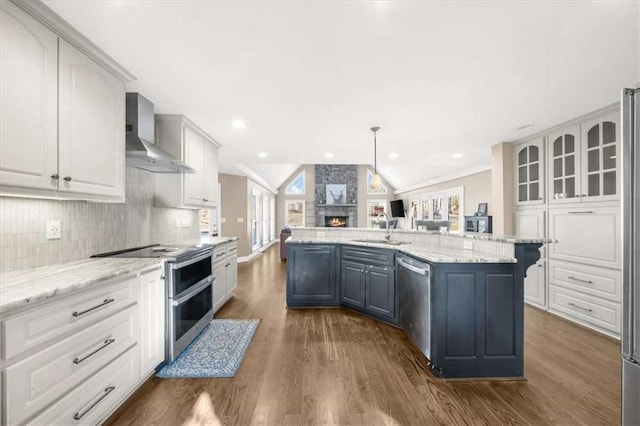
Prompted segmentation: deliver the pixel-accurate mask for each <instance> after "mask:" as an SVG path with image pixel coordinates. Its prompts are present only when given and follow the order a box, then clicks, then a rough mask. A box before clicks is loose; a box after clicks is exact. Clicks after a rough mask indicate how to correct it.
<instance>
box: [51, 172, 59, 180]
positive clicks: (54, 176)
mask: <svg viewBox="0 0 640 426" xmlns="http://www.w3.org/2000/svg"><path fill="white" fill-rule="evenodd" d="M51 179H54V180H58V179H60V175H59V174H57V173H54V174H52V175H51Z"/></svg>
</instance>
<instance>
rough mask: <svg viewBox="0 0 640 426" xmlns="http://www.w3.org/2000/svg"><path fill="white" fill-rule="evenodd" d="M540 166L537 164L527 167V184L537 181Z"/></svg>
mask: <svg viewBox="0 0 640 426" xmlns="http://www.w3.org/2000/svg"><path fill="white" fill-rule="evenodd" d="M539 168H540V166H539V165H538V164H531V165H530V166H529V182H532V181H537V180H538V169H539Z"/></svg>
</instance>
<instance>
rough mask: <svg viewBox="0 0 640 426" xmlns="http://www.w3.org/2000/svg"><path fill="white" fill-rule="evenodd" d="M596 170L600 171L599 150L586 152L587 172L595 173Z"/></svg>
mask: <svg viewBox="0 0 640 426" xmlns="http://www.w3.org/2000/svg"><path fill="white" fill-rule="evenodd" d="M598 170H600V150H599V149H592V150H589V151H587V172H589V173H591V172H597V171H598Z"/></svg>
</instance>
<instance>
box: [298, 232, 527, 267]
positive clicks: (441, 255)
mask: <svg viewBox="0 0 640 426" xmlns="http://www.w3.org/2000/svg"><path fill="white" fill-rule="evenodd" d="M286 242H287V243H291V244H348V245H353V246H360V247H372V248H383V249H387V250H396V251H398V252H401V253H405V254H408V255H411V256H415V257H417V258H419V259H423V260H426V261H428V262H434V263H517V262H518V261H517V259H516V258H514V257H500V256H496V255H490V254H485V253H481V252H478V251H474V250H464V249H455V248H442V247H438V246H436V245H433V244H421V243H408V244H400V245H395V244H382V243H381V244H379V243H372V242H361V241H355V240H351V239H344V238H342V239H338V238H335V239H330V238H310V237H309V238H307V237H304V238H296V239H294V238H293V237H289V238H287V240H286Z"/></svg>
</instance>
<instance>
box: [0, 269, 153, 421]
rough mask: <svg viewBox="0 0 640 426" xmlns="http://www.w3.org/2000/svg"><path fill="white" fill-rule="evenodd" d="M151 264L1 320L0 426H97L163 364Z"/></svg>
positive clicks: (6, 316) (8, 315)
mask: <svg viewBox="0 0 640 426" xmlns="http://www.w3.org/2000/svg"><path fill="white" fill-rule="evenodd" d="M163 271H164V268H163V265H160V264H157V265H154V266H151V267H146V268H145V269H142V270H139V271H137V272H133V273H131V274H130V275H128V276H124V277H118V278H115V279H112V280H110V281H105V282H102V283H100V284H99V285H97V286H96V288H94V289H90V290H80V291H79V294H71V295H69V296H66V297H59V298H58V297H53V298H50V299H48V301H47V302H45V303H42V304H39V305H37V306H35V307H33V308H30V309H27V310H25V311H22V312H18V313H15V314H10V313H9V314H6V315H5V316H4V317H2V318H0V330H2V343H3V352H2V357H1V358H0V367H1V368H2V375H1V376H0V378H1V380H2V382H1V383H0V390H1V391H2V392H1V393H0V399H1V404H0V406H1V407H2V410H1V418H0V424H3V425H4V424H7V425H14V424H15V425H18V424H37V425H44V424H98V423H102V422H103V421H104V420H106V418H107V416H109V415H110V414H111V413H113V412H114V411H115V410H116V409H117V408H118V406H119V405H120V404H121V403H122V402H123V401H124V399H125V398H127V397H128V396H129V395H130V394H131V392H133V391H134V390H135V389H136V388H137V387H138V386H140V385H141V384H142V383H143V382H144V380H145V379H146V378H147V377H148V376H149V374H151V373H153V371H154V370H155V368H156V367H157V366H158V365H159V364H160V363H162V362H163V361H164V339H165V337H164V336H165V333H164V330H165V289H164V280H163Z"/></svg>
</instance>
